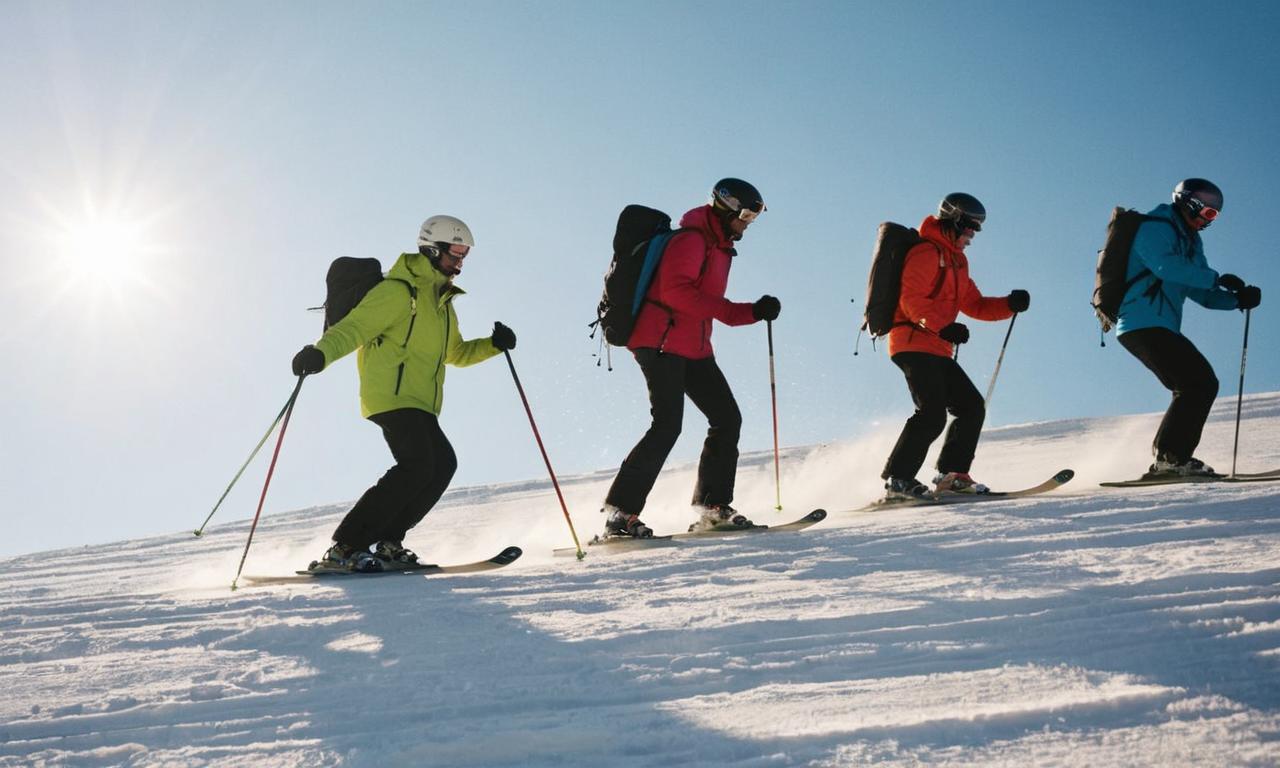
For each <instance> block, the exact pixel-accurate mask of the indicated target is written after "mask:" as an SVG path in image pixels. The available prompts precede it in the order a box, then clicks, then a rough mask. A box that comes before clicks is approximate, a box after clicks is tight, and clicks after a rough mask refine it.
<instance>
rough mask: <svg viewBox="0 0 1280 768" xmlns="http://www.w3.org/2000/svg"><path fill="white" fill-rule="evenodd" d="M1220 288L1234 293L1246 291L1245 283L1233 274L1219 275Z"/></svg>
mask: <svg viewBox="0 0 1280 768" xmlns="http://www.w3.org/2000/svg"><path fill="white" fill-rule="evenodd" d="M1218 287H1219V288H1225V289H1227V290H1228V291H1231V292H1232V293H1239V292H1240V291H1242V290H1244V287H1245V286H1244V281H1243V280H1241V279H1240V278H1238V277H1236V276H1235V275H1232V274H1226V273H1224V274H1221V275H1218Z"/></svg>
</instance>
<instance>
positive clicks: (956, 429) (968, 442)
mask: <svg viewBox="0 0 1280 768" xmlns="http://www.w3.org/2000/svg"><path fill="white" fill-rule="evenodd" d="M944 362H945V363H947V365H946V366H945V367H944V368H943V371H944V376H945V377H946V383H947V384H946V386H947V410H948V411H949V412H950V413H951V415H952V416H954V417H955V418H954V419H953V420H952V421H951V426H950V427H949V428H948V429H947V439H946V440H945V441H944V442H943V444H942V452H941V453H939V454H938V471H939V472H942V473H947V472H961V473H964V474H968V473H969V468H970V467H971V466H972V465H973V455H974V453H976V452H977V450H978V438H979V437H981V436H982V423H983V422H984V421H986V418H987V407H986V404H985V403H984V402H983V399H982V393H980V392H978V388H977V387H975V386H974V385H973V381H971V380H970V379H969V376H968V374H966V373H965V372H964V369H963V368H961V367H960V364H959V363H957V362H956V361H954V360H951V359H945V360H944Z"/></svg>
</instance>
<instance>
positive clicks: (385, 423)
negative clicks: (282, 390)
mask: <svg viewBox="0 0 1280 768" xmlns="http://www.w3.org/2000/svg"><path fill="white" fill-rule="evenodd" d="M430 416H431V414H429V413H427V412H426V411H422V410H418V409H417V408H402V409H399V410H395V411H387V412H385V413H377V414H374V415H373V416H370V417H369V420H370V421H372V422H373V423H375V424H377V425H378V426H379V427H381V428H382V436H383V438H384V439H386V441H387V447H388V448H390V449H391V455H392V457H393V458H395V461H396V463H395V465H394V466H393V467H391V469H388V470H387V471H386V473H385V474H384V475H383V476H382V477H381V478H380V479H379V480H378V482H377V483H375V484H374V485H373V486H372V487H371V488H369V489H368V490H367V491H365V492H364V494H363V495H362V496H361V497H360V500H359V501H357V502H356V503H355V506H354V507H352V508H351V511H350V512H348V513H347V516H346V517H344V518H343V519H342V522H341V523H339V524H338V528H337V530H335V531H334V532H333V540H334V541H336V542H338V543H339V544H346V545H347V546H350V547H354V548H356V549H366V548H368V547H369V545H370V544H373V543H374V542H375V541H378V539H379V537H380V534H381V533H382V531H383V529H384V528H385V527H386V525H387V523H388V521H389V520H391V519H392V518H393V517H394V516H395V515H397V514H399V512H400V511H401V510H403V509H404V508H405V506H406V505H408V504H409V503H410V501H411V500H412V499H414V498H415V497H416V496H418V494H420V493H421V492H422V490H423V489H424V488H425V487H426V486H427V485H428V484H429V483H430V482H431V474H432V472H433V471H434V462H433V461H432V455H431V454H432V452H431V444H430V440H429V438H428V433H427V430H426V429H425V424H426V422H427V417H430Z"/></svg>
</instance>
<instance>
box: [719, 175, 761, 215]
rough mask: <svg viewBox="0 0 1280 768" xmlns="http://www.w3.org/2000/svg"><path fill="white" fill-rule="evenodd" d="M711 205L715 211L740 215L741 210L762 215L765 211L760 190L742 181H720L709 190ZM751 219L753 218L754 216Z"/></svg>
mask: <svg viewBox="0 0 1280 768" xmlns="http://www.w3.org/2000/svg"><path fill="white" fill-rule="evenodd" d="M711 204H712V206H714V207H715V208H716V209H717V210H720V211H725V212H727V213H729V214H730V215H732V214H738V215H741V214H742V211H743V209H746V210H748V211H754V212H755V213H757V214H760V213H764V212H765V211H766V210H767V209H766V208H765V205H764V198H763V197H761V196H760V190H758V189H756V188H755V187H753V186H751V185H750V184H748V183H747V182H745V181H743V180H742V179H721V180H719V181H717V182H716V185H715V187H713V188H712V190H711ZM751 218H755V217H754V216H753V217H751Z"/></svg>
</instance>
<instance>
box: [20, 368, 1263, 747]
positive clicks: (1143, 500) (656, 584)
mask: <svg viewBox="0 0 1280 768" xmlns="http://www.w3.org/2000/svg"><path fill="white" fill-rule="evenodd" d="M1244 417H1245V418H1244V422H1243V425H1242V429H1241V441H1240V442H1241V455H1242V456H1243V457H1247V459H1245V458H1242V460H1241V466H1240V470H1241V471H1258V470H1265V469H1271V468H1274V467H1280V393H1273V394H1265V395H1257V396H1253V397H1250V398H1248V399H1247V400H1246V402H1245V410H1244ZM1158 420H1159V415H1158V414H1144V415H1137V416H1128V417H1123V418H1111V419H1094V420H1072V421H1059V422H1051V423H1043V424H1026V425H1019V426H1014V427H1006V428H1002V429H993V430H989V431H988V433H987V434H986V435H985V436H984V441H983V444H982V446H981V447H980V451H979V462H978V464H977V465H976V466H975V475H977V476H978V477H979V479H981V480H984V481H986V482H988V483H991V484H993V485H996V486H999V487H1008V488H1012V487H1020V486H1024V485H1030V484H1034V483H1036V482H1039V481H1040V480H1043V479H1044V478H1045V477H1047V476H1048V475H1049V474H1052V473H1053V472H1054V471H1056V470H1058V469H1060V468H1063V467H1073V468H1075V469H1076V470H1077V476H1076V478H1075V480H1073V481H1072V482H1071V483H1069V484H1068V485H1066V486H1064V487H1063V488H1061V489H1059V490H1057V491H1055V492H1053V493H1050V494H1046V495H1043V496H1039V497H1034V498H1027V499H1021V500H1010V501H1004V502H994V503H987V504H982V505H973V506H968V507H966V506H952V507H947V508H942V509H936V508H935V509H907V510H880V511H875V512H852V511H848V510H852V509H854V508H857V507H861V506H862V505H863V504H865V503H866V502H867V501H869V500H870V499H872V498H873V497H875V495H876V493H877V490H878V486H879V481H878V479H877V475H878V468H879V466H880V463H881V462H882V460H883V456H884V454H885V453H886V452H887V450H888V447H889V445H890V444H891V442H892V440H893V439H894V437H895V435H894V432H895V431H896V429H887V430H881V431H877V432H876V433H875V434H872V435H869V436H867V437H865V438H863V439H860V440H855V441H850V442H847V443H840V444H832V445H826V446H813V447H807V448H796V449H791V450H788V451H787V453H786V456H785V458H784V472H783V478H782V489H783V493H782V496H783V500H784V502H785V504H786V511H785V512H784V513H777V512H774V511H773V510H772V509H771V508H770V507H771V505H772V502H773V499H774V486H773V471H772V463H771V461H772V454H771V452H769V453H762V454H754V455H749V456H745V457H744V460H743V467H742V471H741V472H740V478H739V492H738V499H739V503H738V506H739V507H740V508H742V509H743V510H744V511H747V512H749V513H750V515H751V516H752V517H753V518H755V519H756V520H757V521H758V522H771V521H777V522H781V521H784V520H785V519H788V518H794V517H798V516H799V515H801V514H803V513H804V512H805V511H807V510H808V509H809V508H811V507H814V506H822V507H824V508H826V509H828V510H830V511H831V516H830V517H829V518H828V520H827V521H825V522H824V523H821V524H819V525H818V526H815V527H813V528H811V529H809V530H807V531H805V532H802V533H780V534H766V535H744V536H736V537H727V538H720V539H714V540H690V541H683V542H681V543H679V544H678V545H676V546H671V547H666V548H662V549H660V550H655V551H642V552H621V553H612V554H611V553H600V552H597V551H594V550H589V554H588V557H587V558H586V560H584V561H582V562H578V561H576V560H574V559H573V558H571V557H570V558H565V557H555V556H553V555H552V549H553V548H556V547H565V546H569V545H571V540H570V538H569V535H568V529H567V526H566V525H565V521H564V518H563V515H562V513H561V511H560V508H559V504H558V502H557V501H556V499H555V496H554V494H553V493H552V492H551V490H550V487H549V483H547V482H545V481H535V482H521V483H509V484H504V485H499V486H490V487H484V488H465V489H456V490H455V491H453V492H451V493H450V494H449V495H447V496H446V498H445V500H444V502H443V504H442V506H441V507H440V508H439V509H438V510H437V511H435V512H434V513H433V514H432V515H431V516H429V517H428V518H427V520H426V522H425V523H424V524H423V525H422V526H420V528H419V529H418V530H416V531H415V532H413V534H412V535H411V537H410V540H409V541H408V542H407V543H408V544H409V546H411V547H413V548H415V549H416V550H417V551H418V552H419V553H421V554H423V555H424V556H426V557H428V558H438V559H439V560H441V561H447V562H463V561H468V560H473V559H480V558H484V557H489V556H491V555H493V554H496V553H497V552H498V551H499V550H500V549H502V547H503V546H505V545H507V544H517V545H519V546H521V547H523V548H524V549H525V556H524V557H523V558H522V559H521V560H519V561H517V562H516V563H515V564H513V565H511V566H508V567H507V568H505V569H504V570H502V571H499V572H494V573H488V574H472V575H465V576H437V577H421V576H408V577H400V576H392V577H383V578H376V579H347V580H342V581H340V582H335V581H330V582H325V583H305V584H280V585H271V586H257V587H250V586H247V585H243V584H242V587H241V588H240V589H238V590H236V591H231V590H230V589H229V587H230V583H231V579H232V576H233V575H234V574H235V569H236V566H237V565H238V563H239V560H240V555H241V552H242V550H243V546H244V541H245V536H246V535H247V532H248V523H247V521H238V522H233V523H227V524H224V525H215V526H213V527H212V528H211V529H210V530H209V531H208V532H207V533H206V534H205V535H204V536H203V537H201V538H196V537H194V536H192V535H191V534H190V533H176V534H172V535H167V536H158V537H154V538H149V539H144V540H138V541H125V542H118V543H114V544H108V545H103V546H93V547H84V548H78V549H72V550H63V551H56V552H44V553H38V554H33V555H25V556H22V557H17V558H12V559H10V560H8V561H6V562H5V563H4V565H5V567H4V568H3V571H2V572H3V574H4V575H3V576H0V585H2V589H0V606H2V611H3V612H2V614H0V690H3V691H4V692H5V693H6V695H5V696H3V697H0V766H18V765H22V766H27V765H35V766H43V765H76V766H116V765H129V766H153V765H155V766H159V765H230V766H330V765H344V766H345V765H352V766H365V765H378V766H386V765H422V766H599V765H608V766H610V768H626V767H628V766H668V765H682V766H855V765H884V766H920V765H984V766H985V765H994V766H1026V765H1045V766H1100V765H1126V766H1169V765H1179V766H1182V765H1205V766H1222V765H1231V766H1274V765H1277V764H1280V684H1278V683H1280V675H1278V674H1277V671H1278V669H1280V519H1278V516H1277V512H1276V510H1277V502H1278V501H1280V484H1272V483H1252V484H1244V483H1242V484H1233V485H1226V484H1219V485H1214V486H1173V487H1163V488H1138V489H1106V488H1100V487H1098V486H1097V483H1098V482H1099V481H1101V480H1104V479H1117V478H1124V477H1129V476H1136V475H1137V474H1138V473H1140V472H1141V471H1142V469H1143V466H1144V464H1145V461H1146V459H1145V457H1146V455H1147V449H1146V446H1147V445H1148V444H1149V441H1150V436H1151V435H1152V434H1153V433H1154V431H1155V427H1156V424H1157V423H1158ZM1234 423H1235V401H1234V399H1231V400H1227V399H1224V400H1223V401H1222V402H1220V403H1219V405H1218V407H1217V408H1216V409H1215V411H1214V413H1213V416H1212V417H1211V420H1210V423H1209V425H1208V428H1207V430H1206V436H1205V441H1204V443H1203V444H1202V448H1201V451H1200V455H1201V456H1203V457H1205V458H1206V459H1208V460H1209V461H1210V463H1212V464H1215V466H1217V467H1218V468H1219V469H1227V468H1229V464H1230V456H1231V445H1232V438H1233V434H1234ZM522 426H523V425H513V427H512V428H513V429H520V428H522ZM525 438H526V435H523V434H520V435H516V434H513V435H512V436H511V439H525ZM464 460H465V457H464ZM691 472H692V470H691V468H690V467H688V466H682V467H675V468H673V469H672V470H671V471H669V472H668V473H667V474H666V475H664V478H663V480H662V481H661V482H660V484H659V486H658V488H657V489H656V491H655V494H654V497H653V500H652V502H651V511H650V512H649V513H647V514H646V516H645V519H646V522H648V523H650V524H651V525H653V526H654V527H655V528H657V529H658V530H659V531H663V530H667V531H671V530H678V529H679V528H681V527H682V526H683V525H685V524H687V523H688V521H689V519H690V517H691V514H690V511H689V510H688V508H687V506H686V505H687V502H686V501H685V496H686V494H687V493H688V490H689V488H690V486H691V485H692V474H691ZM610 475H611V471H610V470H607V469H606V470H602V471H600V472H596V473H593V474H591V475H587V476H583V477H576V478H564V479H562V485H563V487H564V489H565V493H566V497H567V499H568V502H569V506H570V509H571V510H573V511H574V522H575V525H576V526H577V530H578V533H579V535H580V536H582V537H584V538H586V537H589V536H590V534H591V533H593V532H594V531H595V530H596V529H597V528H598V527H599V526H600V522H601V521H600V517H599V515H598V514H597V513H596V512H595V509H597V508H598V505H599V501H600V499H601V497H602V496H603V493H604V489H605V487H606V485H607V483H608V482H609V479H610ZM752 499H755V500H759V501H758V503H756V504H754V505H753V504H750V503H749V500H752ZM345 508H346V505H345V504H334V505H331V506H326V507H322V508H316V509H307V510H299V511H293V512H283V513H273V514H269V515H268V516H267V517H265V518H264V520H263V521H262V524H261V525H260V526H259V529H258V532H257V535H256V539H255V542H254V544H253V548H252V550H251V551H250V554H249V558H248V561H247V564H246V567H245V572H246V573H248V574H286V573H289V572H290V571H291V570H293V569H294V568H296V567H299V566H302V565H305V564H306V562H307V561H308V560H310V559H311V558H314V557H315V556H317V555H319V554H320V552H321V551H323V549H324V546H325V544H326V542H327V539H328V534H329V532H330V531H331V530H332V528H333V526H334V525H335V523H336V521H337V519H338V518H339V516H340V515H341V514H342V512H343V511H344V510H345ZM202 517H203V515H202V513H201V511H200V510H180V509H175V510H173V512H172V519H173V520H174V523H175V527H178V526H180V525H186V524H191V525H194V524H195V523H197V522H199V520H200V519H202ZM171 559H177V560H179V561H181V562H182V563H183V567H182V568H181V569H180V570H175V569H171V568H166V567H165V563H167V562H168V561H169V560H171Z"/></svg>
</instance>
